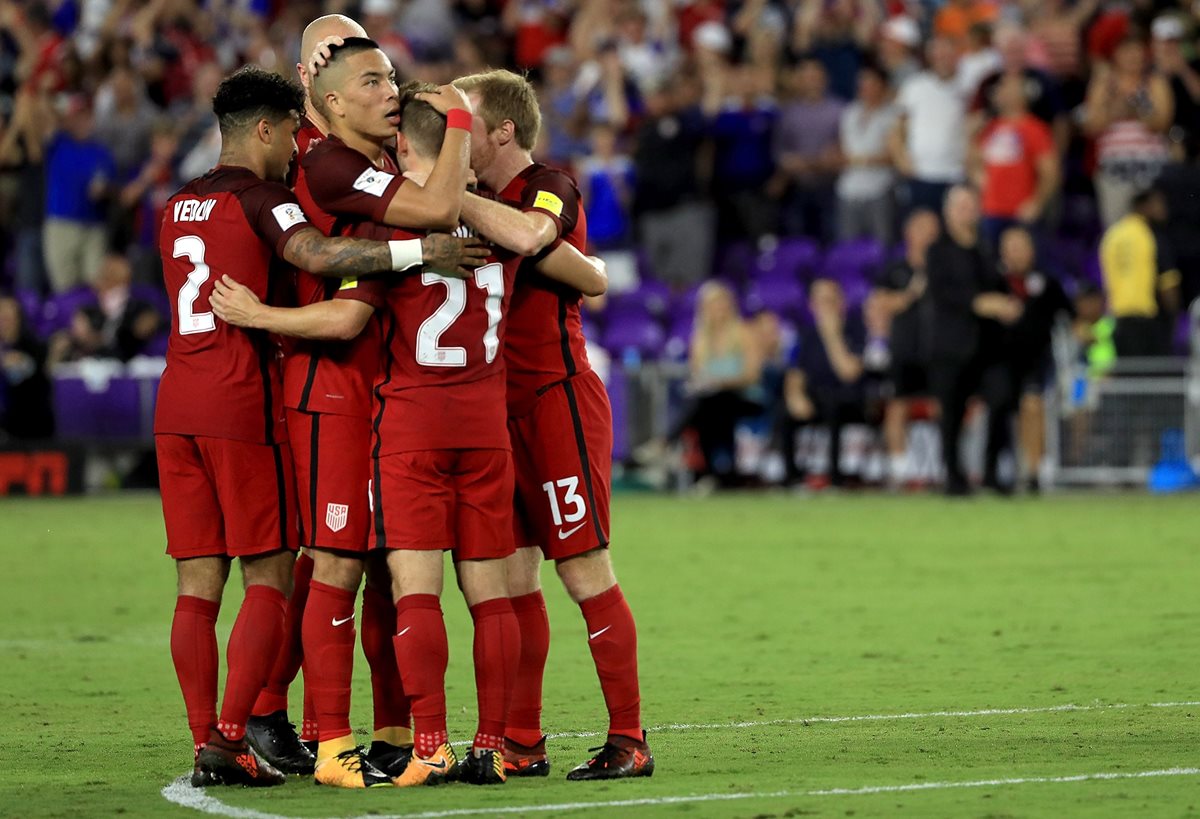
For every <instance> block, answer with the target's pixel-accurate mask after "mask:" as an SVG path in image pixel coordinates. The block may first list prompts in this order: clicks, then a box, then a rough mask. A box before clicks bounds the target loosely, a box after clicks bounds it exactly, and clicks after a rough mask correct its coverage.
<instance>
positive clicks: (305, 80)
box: [296, 63, 312, 93]
mask: <svg viewBox="0 0 1200 819" xmlns="http://www.w3.org/2000/svg"><path fill="white" fill-rule="evenodd" d="M296 74H297V75H298V76H299V77H300V84H301V85H303V86H304V90H305V91H308V92H309V93H311V92H312V81H311V80H310V79H309V77H308V69H307V68H305V67H304V63H296Z"/></svg>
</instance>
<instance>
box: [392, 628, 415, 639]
mask: <svg viewBox="0 0 1200 819" xmlns="http://www.w3.org/2000/svg"><path fill="white" fill-rule="evenodd" d="M410 628H412V626H405V628H404V631H402V632H400V633H399V634H397V635H396V636H397V637H403V636H404V635H405V634H408V630H409V629H410Z"/></svg>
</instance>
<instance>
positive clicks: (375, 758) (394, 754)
mask: <svg viewBox="0 0 1200 819" xmlns="http://www.w3.org/2000/svg"><path fill="white" fill-rule="evenodd" d="M412 755H413V746H411V745H392V744H391V743H390V742H383V741H382V740H378V739H377V740H375V741H374V742H372V743H371V750H369V751H367V762H370V763H371V764H372V765H374V766H375V767H376V768H378V769H379V770H381V771H383V772H384V773H385V774H387V775H388V776H390V777H392V778H393V779H395V778H396V777H397V776H399V775H400V774H402V773H404V769H405V768H407V767H408V761H409V760H410V759H412Z"/></svg>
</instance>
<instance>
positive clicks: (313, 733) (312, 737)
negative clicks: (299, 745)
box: [300, 671, 318, 742]
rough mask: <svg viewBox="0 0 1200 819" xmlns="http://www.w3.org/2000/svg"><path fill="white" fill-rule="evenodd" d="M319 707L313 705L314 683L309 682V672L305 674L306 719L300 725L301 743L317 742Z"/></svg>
mask: <svg viewBox="0 0 1200 819" xmlns="http://www.w3.org/2000/svg"><path fill="white" fill-rule="evenodd" d="M317 734H318V732H317V706H316V705H315V704H314V703H313V697H312V683H311V682H309V681H308V672H307V671H306V672H305V673H304V719H303V721H302V722H301V723H300V741H301V742H316V741H317Z"/></svg>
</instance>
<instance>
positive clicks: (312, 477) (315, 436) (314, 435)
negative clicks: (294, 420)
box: [308, 412, 321, 549]
mask: <svg viewBox="0 0 1200 819" xmlns="http://www.w3.org/2000/svg"><path fill="white" fill-rule="evenodd" d="M308 418H309V423H310V424H311V425H312V429H311V430H310V432H309V436H308V448H309V452H308V507H309V511H311V512H312V521H311V526H312V528H311V529H309V533H308V537H309V540H308V545H309V546H310V547H311V548H314V549H315V548H316V547H317V476H318V475H320V474H321V472H320V467H319V464H318V453H319V452H320V451H321V414H320V413H319V412H314V413H312V414H311V415H309V416H308Z"/></svg>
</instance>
